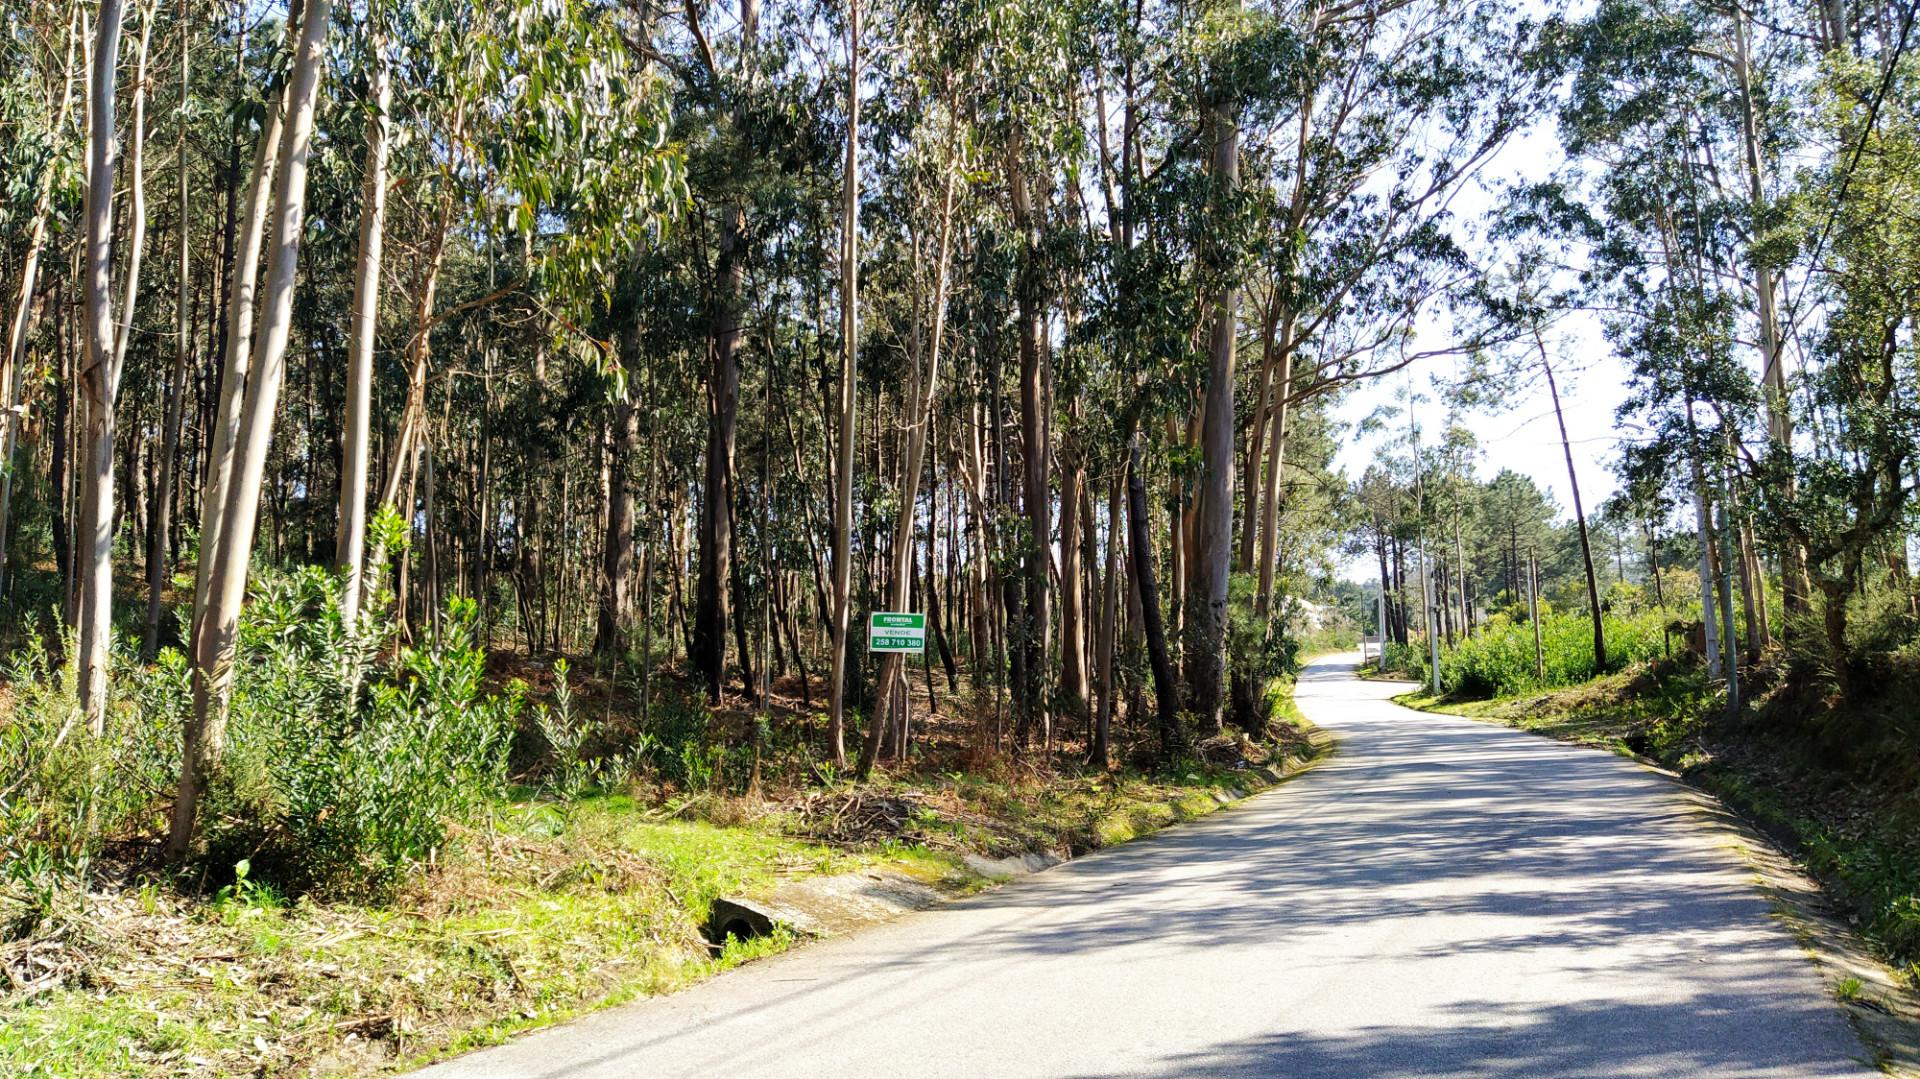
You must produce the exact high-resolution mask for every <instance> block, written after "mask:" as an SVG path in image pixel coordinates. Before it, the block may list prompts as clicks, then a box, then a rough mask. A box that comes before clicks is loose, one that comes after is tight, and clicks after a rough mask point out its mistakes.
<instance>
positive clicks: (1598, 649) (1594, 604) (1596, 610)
mask: <svg viewBox="0 0 1920 1079" xmlns="http://www.w3.org/2000/svg"><path fill="white" fill-rule="evenodd" d="M1533 342H1534V345H1535V346H1536V347H1537V348H1538V349H1539V351H1540V371H1541V373H1543V374H1544V375H1546V377H1547V394H1548V396H1550V397H1552V399H1553V419H1554V422H1555V423H1557V424H1559V425H1560V450H1561V452H1562V453H1564V454H1565V455H1566V459H1567V487H1568V489H1569V490H1570V491H1571V492H1572V494H1573V520H1574V523H1575V524H1577V525H1578V526H1579V527H1580V560H1581V563H1582V564H1583V565H1584V567H1585V568H1586V573H1587V605H1588V607H1589V608H1590V610H1591V612H1592V615H1593V669H1594V670H1595V671H1605V670H1606V669H1607V633H1606V628H1605V625H1604V624H1603V622H1602V621H1601V612H1600V579H1599V578H1598V577H1597V576H1596V575H1595V574H1594V572H1593V541H1592V539H1591V537H1590V536H1589V535H1588V533H1587V511H1586V508H1585V507H1584V506H1582V505H1581V503H1580V477H1579V475H1578V474H1576V473H1575V472H1574V470H1573V440H1572V439H1570V438H1568V437H1567V415H1566V412H1565V411H1564V410H1562V409H1561V407H1560V387H1559V384H1558V383H1556V382H1555V381H1554V378H1553V363H1552V361H1550V360H1549V359H1548V358H1547V342H1546V339H1545V338H1544V337H1542V336H1541V335H1540V331H1539V330H1538V329H1535V330H1534V333H1533Z"/></svg>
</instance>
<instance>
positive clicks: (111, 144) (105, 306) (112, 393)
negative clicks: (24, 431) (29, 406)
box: [77, 0, 159, 734]
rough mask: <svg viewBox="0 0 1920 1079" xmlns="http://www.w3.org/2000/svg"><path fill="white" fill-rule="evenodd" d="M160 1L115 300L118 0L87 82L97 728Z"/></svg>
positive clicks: (86, 532) (86, 706)
mask: <svg viewBox="0 0 1920 1079" xmlns="http://www.w3.org/2000/svg"><path fill="white" fill-rule="evenodd" d="M158 6H159V5H158V3H157V2H156V0H148V2H147V3H146V4H145V6H144V7H142V8H141V10H140V37H139V44H138V46H137V57H138V58H137V60H136V61H135V71H134V79H135V82H134V88H133V109H132V116H131V118H130V123H129V125H128V134H127V147H128V148H127V151H126V155H125V158H124V164H125V167H126V173H127V190H128V205H127V218H128V222H129V226H128V242H127V248H126V250H127V254H126V261H125V265H124V267H123V269H122V271H121V272H122V275H123V280H122V283H121V288H122V290H123V292H122V296H121V299H120V301H119V304H118V307H117V308H116V306H115V303H114V299H113V263H114V242H113V241H114V229H113V216H114V210H113V202H114V190H115V186H116V182H117V178H118V175H119V171H118V170H119V168H120V165H121V164H122V159H121V157H120V154H119V152H118V146H119V139H120V133H119V131H118V129H117V128H116V126H115V99H116V98H117V96H118V78H119V65H120V38H121V23H122V20H123V18H124V15H125V5H124V4H123V3H121V0H101V4H100V8H99V11H98V12H97V13H96V14H95V16H94V26H93V73H92V77H91V80H90V81H89V83H88V109H87V125H88V148H87V194H86V207H85V220H86V255H85V260H86V290H85V297H86V319H87V338H86V339H87V353H86V361H85V364H84V366H82V368H81V370H80V378H79V383H80V387H81V390H82V393H83V400H84V411H83V415H84V418H85V436H84V440H83V445H84V447H85V458H84V469H85V471H84V472H83V474H82V477H81V485H80V506H79V532H78V536H79V541H80V542H79V543H78V544H77V546H78V551H77V553H78V554H79V555H80V560H79V563H78V567H77V576H78V578H79V580H78V584H79V599H78V605H77V615H78V617H77V622H78V627H77V636H78V638H79V643H78V654H77V660H78V664H79V674H78V681H79V696H80V710H81V712H82V713H84V715H85V717H86V721H87V726H88V727H89V728H90V729H91V730H92V731H93V732H94V733H95V734H99V733H100V732H101V731H102V730H104V728H105V725H106V715H107V692H108V687H107V674H108V662H109V649H110V644H111V638H112V634H113V535H114V524H115V520H116V518H115V512H116V510H117V509H118V505H117V503H116V501H115V497H114V450H115V445H114V436H115V421H116V406H117V404H118V399H119V396H120V376H121V372H122V371H123V370H124V369H125V367H126V358H127V343H128V340H129V338H130V337H131V336H132V327H133V314H134V308H135V305H136V303H137V301H138V299H139V293H140V270H141V265H140V263H141V257H142V254H143V253H144V247H145V244H146V235H147V205H146V174H145V150H146V123H147V106H146V102H147V62H148V58H149V55H150V50H151V46H152V42H153V21H154V13H155V10H156V9H157V7H158Z"/></svg>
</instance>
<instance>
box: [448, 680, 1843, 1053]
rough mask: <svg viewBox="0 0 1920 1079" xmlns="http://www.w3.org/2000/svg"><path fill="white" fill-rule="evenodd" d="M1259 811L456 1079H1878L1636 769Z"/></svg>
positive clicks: (1414, 760)
mask: <svg viewBox="0 0 1920 1079" xmlns="http://www.w3.org/2000/svg"><path fill="white" fill-rule="evenodd" d="M1349 663H1350V661H1346V662H1325V663H1320V664H1316V665H1315V666H1313V667H1311V668H1310V669H1309V670H1308V671H1307V673H1306V675H1305V677H1304V678H1303V679H1302V682H1301V685H1300V687H1299V700H1300V704H1301V706H1302V708H1303V710H1304V711H1305V712H1306V714H1307V715H1308V716H1309V717H1310V718H1312V719H1313V720H1314V721H1315V722H1316V723H1319V724H1321V725H1322V726H1324V727H1327V728H1330V729H1332V730H1333V731H1335V732H1336V733H1337V734H1338V735H1339V736H1340V740H1341V743H1340V749H1339V752H1338V754H1337V755H1336V756H1335V757H1334V759H1333V760H1331V761H1329V762H1327V763H1326V764H1323V765H1322V766H1321V767H1320V768H1319V769H1317V770H1315V771H1314V772H1312V773H1309V774H1308V775H1306V776H1303V777H1301V778H1299V779H1297V780H1295V781H1294V782H1292V783H1289V784H1287V785H1285V786H1283V787H1281V788H1279V789H1277V790H1275V791H1271V792H1269V793H1267V794H1265V795H1262V796H1260V797H1258V798H1255V799H1252V800H1251V801H1249V802H1248V803H1246V804H1244V805H1242V806H1238V807H1234V808H1230V809H1227V810H1224V811H1222V812H1220V813H1217V814H1215V815H1214V816H1212V817H1210V818H1207V819H1205V820H1203V821H1200V822H1197V823H1194V824H1191V825H1186V826H1183V827H1180V828H1177V829H1174V830H1172V831H1171V832H1168V833H1164V834H1162V835H1160V836H1157V837H1154V838H1151V839H1147V840H1143V841H1140V842H1136V843H1132V844H1128V845H1126V846H1123V847H1120V848H1116V849H1114V850H1110V851H1106V852H1102V853H1100V854H1096V855H1092V856H1089V857H1086V858H1082V859H1079V860H1077V861H1074V862H1070V863H1068V864H1066V865H1063V866H1060V867H1058V868H1056V869H1053V870H1050V871H1048V872H1045V873H1041V874H1038V875H1036V876H1033V877H1030V878H1027V879H1025V880H1021V881H1017V882H1014V883H1012V884H1010V885H1008V886H1006V887H1004V888H1000V889H998V890H995V891H993V892H991V893H988V894H986V895H983V896H980V897H977V898H974V899H971V900H968V901H965V902H962V903H957V904H954V905H952V906H948V907H943V908H940V909H938V910H934V911H930V912H926V913H923V914H918V915H912V916H909V917H907V918H904V919H901V920H899V921H897V922H894V923H892V924H889V925H886V926H883V927H880V928H878V929H874V930H871V931H869V932H866V933H864V934H861V935H858V936H856V937H853V938H849V939H843V940H839V941H834V942H830V943H826V944H822V945H818V946H814V947H808V948H803V949H800V950H798V951H796V952H794V953H791V954H789V955H787V956H784V957H782V958H779V959H775V960H770V961H767V962H763V963H758V964H754V965H752V966H749V967H747V968H744V969H742V970H739V971H736V972H733V973H730V974H727V975H724V976H722V977H719V978H716V979H713V980H711V981H709V982H706V983H704V984H702V985H700V986H697V987H695V988H693V989H690V990H688V991H686V992H684V993H680V994H677V995H675V996H671V997H664V998H660V999H655V1000H648V1001H643V1002H640V1003H637V1004H632V1005H628V1006H624V1007H620V1008H616V1009H613V1010H610V1011H606V1012H603V1013H600V1014H598V1015H595V1016H592V1017H589V1018H587V1019H584V1020H582V1021H580V1022H576V1023H573V1024H571V1025H569V1026H566V1027H561V1028H556V1029H553V1030H550V1031H546V1032H543V1033H539V1034H535V1035H531V1036H529V1037H526V1038H524V1039H522V1040H520V1041H517V1042H515V1043H513V1044H511V1045H507V1046H504V1047H501V1048H497V1049H491V1050H487V1051H483V1052H479V1053H475V1054H472V1055H470V1056H467V1057H463V1058H460V1059H458V1060H455V1061H452V1062H449V1063H446V1064H443V1065H440V1066H438V1067H436V1068H433V1069H430V1070H429V1071H428V1072H426V1073H424V1074H425V1075H428V1076H433V1077H436V1079H480V1077H501V1079H506V1077H512V1079H563V1077H564V1079H586V1077H590V1076H592V1077H619V1079H630V1077H631V1079H665V1077H677V1076H687V1077H694V1076H699V1077H703V1079H758V1077H773V1076H782V1077H809V1079H815V1077H817V1079H828V1077H832V1079H864V1077H872V1079H905V1077H922V1076H924V1077H944V1076H954V1077H966V1079H1023V1077H1036V1079H1037V1077H1049V1079H1053V1077H1081V1076H1274V1077H1288V1079H1321V1077H1326V1079H1333V1077H1338V1079H1354V1077H1363V1076H1379V1077H1402V1076H1466V1077H1478V1076H1583V1077H1595V1079H1599V1077H1627V1076H1633V1077H1640V1076H1675V1077H1680V1076H1686V1077H1691V1079H1701V1077H1714V1079H1718V1077H1725V1079H1733V1077H1741V1079H1748V1077H1778V1079H1817V1077H1826V1076H1866V1075H1873V1074H1875V1073H1874V1072H1873V1071H1872V1070H1871V1069H1869V1068H1868V1067H1867V1066H1866V1064H1865V1063H1864V1059H1865V1054H1864V1051H1863V1050H1862V1048H1861V1046H1860V1044H1859V1042H1858V1041H1857V1040H1856V1039H1855V1037H1854V1036H1853V1034H1852V1032H1851V1030H1850V1029H1849V1027H1848V1026H1847V1023H1846V1021H1845V1019H1844V1018H1843V1016H1842V1014H1841V1011H1840V1009H1839V1007H1838V1005H1837V1004H1835V1003H1834V1002H1833V1001H1832V999H1831V998H1830V996H1829V995H1828V994H1827V992H1826V991H1825V989H1824V988H1823V986H1822V984H1821V982H1820V980H1819V978H1818V977H1817V976H1816V974H1815V971H1814V969H1813V967H1812V966H1811V964H1810V963H1809V962H1808V960H1807V959H1806V958H1805V957H1804V956H1803V955H1802V954H1801V953H1800V952H1799V950H1798V949H1797V947H1796V945H1795V943H1794V941H1793V939H1792V938H1791V936H1789V934H1788V933H1787V932H1786V930H1785V929H1783V928H1782V927H1781V926H1780V925H1779V924H1777V923H1776V922H1775V921H1774V920H1773V919H1772V918H1770V917H1769V913H1768V906H1767V904H1766V903H1765V902H1764V901H1763V900H1762V898H1761V897H1760V896H1759V895H1758V894H1757V893H1756V891H1755V890H1754V888H1753V886H1752V885H1751V883H1750V880H1751V873H1749V872H1748V871H1746V870H1744V869H1743V868H1742V866H1741V863H1740V862H1739V860H1738V857H1737V855H1736V854H1735V853H1734V852H1733V851H1732V850H1731V849H1730V848H1729V844H1728V840H1727V838H1726V837H1725V836H1724V835H1723V834H1721V833H1719V832H1716V831H1715V830H1714V829H1713V828H1711V827H1710V826H1709V825H1708V824H1707V823H1706V822H1705V821H1704V819H1703V818H1702V817H1701V815H1700V814H1699V813H1698V812H1697V811H1696V810H1694V809H1693V808H1691V807H1690V806H1689V805H1688V804H1687V803H1686V802H1685V801H1684V800H1683V799H1682V798H1681V797H1680V796H1679V794H1678V793H1677V790H1676V788H1675V787H1674V785H1673V784H1672V782H1671V781H1670V780H1668V779H1666V778H1664V777H1662V776H1660V775H1658V774H1656V773H1653V772H1651V771H1648V770H1646V769H1643V768H1641V767H1639V766H1638V765H1635V764H1633V763H1632V762H1630V761H1625V760H1622V759H1619V758H1615V757H1612V756H1609V755H1607V754H1604V753H1599V752H1595V751H1590V750H1581V749H1576V748H1571V747H1567V746H1562V745H1558V744H1555V743H1552V742H1548V741H1545V740H1542V739H1538V738H1535V737H1532V736H1530V735H1525V734H1519V733H1516V732H1511V731H1507V730H1503V729H1499V728H1496V727H1492V726H1487V725H1483V724H1479V723H1475V722H1472V721H1468V720H1460V719H1452V718H1447V717H1442V716H1432V715H1425V714H1421V713H1416V712H1411V711H1408V710H1405V709H1401V708H1398V707H1396V706H1395V705H1393V704H1391V703H1388V702H1387V701H1386V700H1385V699H1384V698H1386V697H1387V696H1389V695H1391V694H1392V693H1394V692H1396V690H1397V689H1399V688H1403V687H1395V686H1392V685H1383V684H1380V683H1368V682H1361V681H1357V680H1355V679H1353V678H1352V677H1350V675H1349V674H1348V664H1349Z"/></svg>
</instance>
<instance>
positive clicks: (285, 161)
mask: <svg viewBox="0 0 1920 1079" xmlns="http://www.w3.org/2000/svg"><path fill="white" fill-rule="evenodd" d="M332 7H333V5H332V2H331V0H308V4H307V10H306V14H305V17H304V18H303V20H302V22H301V25H300V36H299V44H298V47H297V48H296V50H295V53H294V61H293V72H292V76H291V77H290V79H289V80H288V85H287V110H286V120H285V129H284V130H283V131H282V132H281V148H280V151H279V156H280V169H279V175H278V177H277V179H276V180H275V183H274V198H273V214H272V217H273V236H272V241H271V244H270V246H269V248H268V270H267V290H266V296H265V298H264V302H263V303H262V305H261V319H260V330H261V334H260V339H259V341H258V342H257V343H256V346H255V349H254V355H253V361H252V364H251V367H252V373H251V376H250V377H249V378H248V380H247V387H246V398H245V401H244V403H243V404H242V406H241V409H240V423H239V429H238V431H237V433H236V435H235V437H234V442H233V448H234V453H233V459H232V465H231V467H232V472H231V475H230V476H229V481H228V490H227V493H226V500H225V501H226V504H225V508H224V509H223V510H222V511H221V514H220V520H221V526H220V532H219V537H218V539H219V542H218V543H217V545H216V546H213V547H203V548H202V549H201V552H200V559H201V572H202V574H203V576H204V577H205V579H206V581H207V604H206V608H205V610H204V611H203V612H202V613H201V615H200V616H199V618H198V619H197V620H196V621H197V622H198V624H199V628H200V633H199V639H198V640H197V641H196V642H195V649H194V654H193V667H194V678H193V687H194V716H193V719H192V720H190V721H189V724H188V727H187V747H186V748H187V753H186V757H185V760H184V762H183V765H182V768H181V773H180V790H179V794H178V796H177V797H176V798H175V801H174V807H173V827H172V832H171V834H170V835H169V836H168V839H167V849H168V851H169V852H170V853H172V854H173V855H174V856H176V857H177V856H179V855H182V854H184V853H186V851H187V849H188V848H189V846H190V845H191V843H192V841H193V834H194V818H195V814H196V813H197V811H198V809H199V800H200V794H201V792H202V791H203V790H204V789H205V786H206V783H207V781H208V780H209V779H210V778H211V777H212V774H213V771H214V769H215V768H216V767H217V765H218V757H219V751H220V750H221V749H222V748H223V746H224V743H225V737H226V731H225V727H226V716H227V705H228V703H229V699H230V694H231V691H232V677H233V651H234V638H235V634H236V630H237V629H238V626H239V618H240V604H241V601H242V600H243V599H244V597H245V595H246V589H247V569H248V563H249V562H250V561H251V560H252V557H253V531H254V523H255V520H256V518H257V517H258V514H259V511H260V490H261V484H262V482H263V480H264V478H265V472H266V463H267V448H268V446H269V444H270V443H271V442H272V439H273V424H274V418H275V413H276V411H277V408H278V405H279V399H280V384H281V381H282V380H283V378H284V377H285V375H286V356H287V338H288V335H289V333H290V332H291V330H292V316H293V289H294V277H295V271H296V270H297V269H298V267H299V258H300V238H301V232H302V229H303V228H304V223H305V210H306V193H307V154H308V150H309V146H310V143H311V141H312V136H313V114H314V106H315V102H316V99H317V98H318V96H319V90H320V75H321V72H322V70H323V69H324V64H323V60H324V56H323V54H324V52H325V47H326V38H327V30H328V25H329V23H330V22H331V21H332V16H333V11H332Z"/></svg>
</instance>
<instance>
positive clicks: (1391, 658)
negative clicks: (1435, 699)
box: [1373, 641, 1427, 682]
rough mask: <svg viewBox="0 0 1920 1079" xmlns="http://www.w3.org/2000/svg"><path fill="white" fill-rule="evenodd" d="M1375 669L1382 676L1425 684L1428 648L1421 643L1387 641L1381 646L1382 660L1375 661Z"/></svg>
mask: <svg viewBox="0 0 1920 1079" xmlns="http://www.w3.org/2000/svg"><path fill="white" fill-rule="evenodd" d="M1373 669H1374V670H1375V671H1376V672H1378V673H1380V674H1386V675H1399V676H1401V677H1403V678H1406V679H1409V680H1411V681H1414V682H1424V681H1426V680H1427V649H1426V646H1425V645H1424V644H1423V643H1421V642H1419V641H1415V642H1413V643H1411V644H1401V643H1400V642H1398V641H1387V642H1385V643H1384V644H1382V645H1381V646H1380V658H1379V659H1377V660H1375V661H1374V665H1373Z"/></svg>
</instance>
